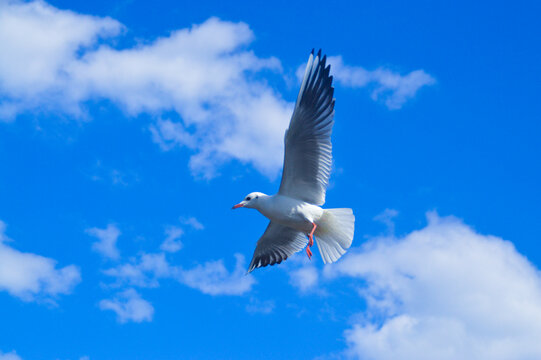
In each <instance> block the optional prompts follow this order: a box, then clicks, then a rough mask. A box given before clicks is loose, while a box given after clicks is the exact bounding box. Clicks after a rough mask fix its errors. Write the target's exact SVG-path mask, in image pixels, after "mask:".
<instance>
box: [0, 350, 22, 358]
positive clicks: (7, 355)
mask: <svg viewBox="0 0 541 360" xmlns="http://www.w3.org/2000/svg"><path fill="white" fill-rule="evenodd" d="M0 360H22V359H21V357H20V356H19V355H17V353H16V352H15V351H12V352H9V353H3V352H1V351H0Z"/></svg>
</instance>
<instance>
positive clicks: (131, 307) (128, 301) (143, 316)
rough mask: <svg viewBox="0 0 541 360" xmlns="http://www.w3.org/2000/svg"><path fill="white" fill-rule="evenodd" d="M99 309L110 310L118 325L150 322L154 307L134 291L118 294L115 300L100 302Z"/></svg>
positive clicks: (128, 290)
mask: <svg viewBox="0 0 541 360" xmlns="http://www.w3.org/2000/svg"><path fill="white" fill-rule="evenodd" d="M99 306H100V309H102V310H112V311H114V312H115V313H116V315H117V320H118V322H120V323H126V322H130V321H131V322H137V323H140V322H143V321H152V317H153V315H154V307H153V306H152V304H151V303H149V302H148V301H146V300H145V299H143V298H142V297H141V295H139V293H138V292H137V291H135V290H134V289H127V290H125V291H123V292H120V293H118V294H117V295H116V296H115V298H113V299H107V300H102V301H100V304H99Z"/></svg>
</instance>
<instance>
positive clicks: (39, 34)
mask: <svg viewBox="0 0 541 360" xmlns="http://www.w3.org/2000/svg"><path fill="white" fill-rule="evenodd" d="M0 24H1V25H0V48H2V49H3V51H2V53H1V55H0V96H3V97H4V98H5V101H3V102H2V105H1V106H0V115H1V116H3V117H4V118H5V117H6V116H11V117H14V116H16V115H17V114H18V113H21V112H24V111H38V110H39V111H42V110H61V111H63V112H65V113H68V114H71V115H76V116H84V112H85V111H84V106H83V105H82V104H83V103H84V102H87V101H89V100H90V101H92V100H96V99H97V100H99V99H107V100H110V101H111V102H113V103H115V104H117V105H119V106H120V107H121V108H122V109H123V110H124V111H125V112H126V113H127V114H129V115H132V116H136V115H138V114H141V113H143V112H144V113H150V114H153V115H156V116H157V117H159V116H160V115H162V114H163V113H165V112H170V111H174V112H175V113H176V114H177V115H178V116H176V118H177V119H176V120H175V119H165V120H158V121H157V122H156V123H155V125H152V126H151V127H150V131H151V132H152V135H153V139H154V140H155V141H156V142H157V143H159V144H160V145H162V148H164V149H170V148H172V147H175V146H186V147H188V148H190V149H192V150H193V152H194V156H192V158H191V160H190V166H191V168H192V170H193V172H194V173H195V174H197V175H202V176H206V177H210V176H213V175H214V174H215V172H216V169H217V166H218V165H219V164H221V163H223V162H226V161H229V160H231V159H237V160H240V161H242V162H245V163H251V164H252V165H254V166H255V167H256V168H257V169H258V170H260V171H261V172H263V173H265V174H267V175H269V176H271V175H276V174H277V173H278V171H279V169H280V165H281V164H280V162H281V160H282V159H281V155H280V153H281V152H282V151H283V150H282V137H283V133H284V130H285V128H286V126H287V123H288V120H289V117H290V115H291V112H290V111H291V108H292V104H291V103H288V102H286V101H284V100H282V98H281V97H280V95H279V94H278V93H276V92H275V91H274V90H273V89H272V88H271V87H270V86H268V85H267V84H266V83H265V82H263V81H260V80H256V79H255V78H254V76H253V75H254V74H256V73H260V72H261V71H265V70H267V71H268V70H271V71H275V72H276V71H280V70H281V65H280V62H279V61H278V60H277V59H275V58H268V59H263V58H259V57H257V56H256V55H254V53H253V52H251V51H249V50H246V46H247V45H248V44H249V43H250V42H252V41H253V39H254V34H253V32H252V31H251V30H250V28H249V27H248V25H246V24H245V23H241V22H239V23H233V22H227V21H222V20H219V19H216V18H211V19H209V20H207V21H205V22H204V23H202V24H200V25H194V26H192V27H191V28H187V29H181V30H177V31H173V32H171V34H170V35H169V36H166V37H162V38H158V39H156V40H155V41H152V42H149V43H146V44H143V45H137V46H135V47H132V48H125V49H115V48H113V47H112V46H109V45H105V44H100V42H99V39H100V38H101V39H105V40H107V39H110V38H111V37H113V36H116V35H118V34H119V33H120V32H121V30H122V28H123V27H122V25H121V24H119V23H118V22H117V21H115V20H112V19H110V18H98V17H91V16H86V15H79V14H76V13H73V12H70V11H66V10H59V9H56V8H54V7H52V6H50V5H48V4H46V3H44V2H40V1H34V2H29V3H23V2H19V1H8V2H2V3H1V4H0ZM101 42H102V43H103V40H102V41H101ZM180 119H181V120H180ZM254 149H255V151H254Z"/></svg>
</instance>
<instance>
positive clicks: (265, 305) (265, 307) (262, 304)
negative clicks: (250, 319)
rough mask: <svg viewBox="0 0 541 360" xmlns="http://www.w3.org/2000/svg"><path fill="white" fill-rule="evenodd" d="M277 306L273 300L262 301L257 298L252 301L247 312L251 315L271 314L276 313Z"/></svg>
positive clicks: (247, 306)
mask: <svg viewBox="0 0 541 360" xmlns="http://www.w3.org/2000/svg"><path fill="white" fill-rule="evenodd" d="M275 307H276V304H275V303H274V301H272V300H266V301H260V300H257V299H255V298H252V299H250V303H249V304H248V305H246V311H247V312H249V313H250V314H265V315H267V314H270V313H272V312H273V311H274V308H275Z"/></svg>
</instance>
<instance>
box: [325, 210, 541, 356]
mask: <svg viewBox="0 0 541 360" xmlns="http://www.w3.org/2000/svg"><path fill="white" fill-rule="evenodd" d="M428 221H429V223H428V225H427V226H426V227H425V228H423V229H421V230H418V231H413V232H411V233H410V234H408V235H406V236H405V237H403V238H400V239H396V238H394V237H392V236H391V237H383V238H377V239H374V240H372V241H370V242H368V243H366V244H365V245H364V246H363V247H362V248H361V249H359V250H357V251H355V252H352V253H350V254H349V255H348V256H347V257H344V259H343V260H342V261H340V262H338V263H336V264H333V265H332V266H329V267H327V268H325V271H324V273H325V274H326V276H327V277H328V278H332V277H335V276H344V277H352V278H357V279H359V280H362V281H363V282H361V283H360V284H366V285H364V286H363V288H362V291H361V294H362V296H363V297H364V299H365V300H366V304H367V311H366V312H365V313H363V314H361V315H360V316H358V317H357V318H356V320H355V321H354V325H353V326H352V328H350V329H349V330H347V331H346V332H345V337H346V340H347V342H348V344H349V349H348V353H349V355H351V356H352V357H355V358H360V359H397V358H400V359H416V360H423V359H442V360H445V359H472V360H473V359H495V360H499V359H501V360H503V359H517V360H526V359H533V358H539V357H541V345H540V343H539V339H538V336H537V334H539V333H541V275H540V272H539V270H538V269H536V268H535V267H534V266H533V265H532V264H531V263H530V262H528V260H527V259H526V258H525V257H524V256H522V255H520V254H519V253H518V252H517V251H516V249H515V248H514V247H513V245H512V244H511V243H510V242H508V241H505V240H503V239H501V238H498V237H495V236H490V235H482V234H479V233H476V232H475V231H474V230H473V229H471V228H470V227H468V226H467V225H464V224H463V223H462V222H461V221H459V220H458V219H456V218H453V217H445V218H441V217H439V216H438V215H437V214H435V213H429V214H428Z"/></svg>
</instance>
